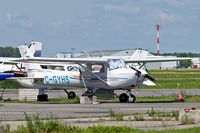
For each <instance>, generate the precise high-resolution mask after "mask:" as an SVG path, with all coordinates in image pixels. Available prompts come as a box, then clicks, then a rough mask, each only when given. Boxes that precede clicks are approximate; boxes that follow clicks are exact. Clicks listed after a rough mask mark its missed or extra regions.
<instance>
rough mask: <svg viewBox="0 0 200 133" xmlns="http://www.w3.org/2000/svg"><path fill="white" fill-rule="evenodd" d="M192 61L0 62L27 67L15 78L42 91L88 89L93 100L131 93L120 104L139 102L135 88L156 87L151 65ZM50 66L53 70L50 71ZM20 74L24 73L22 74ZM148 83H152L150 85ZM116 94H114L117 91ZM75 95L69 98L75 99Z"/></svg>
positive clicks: (23, 59)
mask: <svg viewBox="0 0 200 133" xmlns="http://www.w3.org/2000/svg"><path fill="white" fill-rule="evenodd" d="M188 59H189V58H163V57H162V58H152V59H132V58H130V59H117V58H115V59H111V58H42V57H33V58H32V57H31V58H26V57H25V58H24V57H23V58H13V59H11V58H9V59H8V60H6V59H0V60H1V61H2V62H4V63H5V64H13V65H16V66H17V64H20V63H23V64H25V66H26V69H25V70H21V69H20V68H19V67H18V68H19V69H20V71H18V72H17V73H16V71H15V72H12V73H13V74H14V76H13V77H9V78H7V79H15V80H17V81H18V82H19V83H20V84H21V85H22V86H24V87H30V88H40V89H66V88H67V87H79V88H80V87H81V88H87V90H86V91H85V93H83V94H82V95H83V96H93V95H95V92H96V91H97V90H99V89H104V90H108V91H113V90H127V92H126V93H122V94H120V96H119V101H120V102H128V101H129V102H135V100H136V97H135V96H134V95H133V93H132V92H131V88H133V87H136V86H141V85H143V84H146V83H147V85H152V84H153V83H152V82H151V81H155V79H154V78H153V77H152V76H150V75H149V74H148V72H147V71H146V70H145V69H144V65H145V63H147V62H167V61H178V60H188ZM128 63H140V67H139V68H136V67H130V66H129V65H128ZM47 66H51V68H52V67H53V68H54V70H52V69H47ZM19 72H21V73H20V74H19ZM145 79H149V80H151V81H150V82H149V81H148V82H147V81H146V80H145ZM145 82H146V83H145ZM113 92H114V91H113ZM75 97H76V94H75V93H74V92H73V91H70V92H69V93H68V98H75Z"/></svg>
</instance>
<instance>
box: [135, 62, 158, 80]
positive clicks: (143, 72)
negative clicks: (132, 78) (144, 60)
mask: <svg viewBox="0 0 200 133" xmlns="http://www.w3.org/2000/svg"><path fill="white" fill-rule="evenodd" d="M131 68H132V69H133V70H135V71H136V72H137V73H138V74H140V75H144V77H145V78H147V79H149V80H150V81H152V82H156V79H155V78H154V77H153V76H151V75H150V73H149V71H148V70H147V68H146V66H145V65H142V67H140V68H139V69H138V68H136V67H133V66H131Z"/></svg>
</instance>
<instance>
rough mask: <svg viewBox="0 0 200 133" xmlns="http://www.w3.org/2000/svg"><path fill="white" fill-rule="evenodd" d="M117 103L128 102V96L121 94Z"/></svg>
mask: <svg viewBox="0 0 200 133" xmlns="http://www.w3.org/2000/svg"><path fill="white" fill-rule="evenodd" d="M119 101H120V103H125V102H128V95H127V94H126V93H122V94H121V95H120V96H119Z"/></svg>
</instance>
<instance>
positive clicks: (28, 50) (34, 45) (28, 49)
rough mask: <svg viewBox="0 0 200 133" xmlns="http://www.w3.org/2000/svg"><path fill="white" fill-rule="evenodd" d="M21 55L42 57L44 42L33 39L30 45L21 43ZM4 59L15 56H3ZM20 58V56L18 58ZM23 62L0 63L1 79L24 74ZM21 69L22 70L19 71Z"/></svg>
mask: <svg viewBox="0 0 200 133" xmlns="http://www.w3.org/2000/svg"><path fill="white" fill-rule="evenodd" d="M18 49H19V52H20V55H21V57H41V52H42V43H41V42H37V41H32V42H31V44H30V45H27V44H25V45H21V46H19V47H18ZM1 59H3V60H9V59H14V58H8V57H1ZM16 59H18V58H16ZM25 67H26V66H24V64H23V63H19V64H15V65H13V64H12V63H11V64H10V63H4V62H2V63H1V64H0V81H1V80H5V79H8V78H11V77H18V76H22V75H23V74H24V71H23V70H24V69H25ZM19 70H20V71H19Z"/></svg>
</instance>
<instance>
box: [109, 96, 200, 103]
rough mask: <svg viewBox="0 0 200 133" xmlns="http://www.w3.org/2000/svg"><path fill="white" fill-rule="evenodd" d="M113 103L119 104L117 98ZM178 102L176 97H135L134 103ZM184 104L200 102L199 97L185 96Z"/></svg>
mask: <svg viewBox="0 0 200 133" xmlns="http://www.w3.org/2000/svg"><path fill="white" fill-rule="evenodd" d="M113 101H114V102H117V103H118V102H119V98H114V100H113ZM172 102H178V95H170V96H145V97H137V98H136V103H172ZM184 102H186V103H192V102H200V96H199V95H185V96H184Z"/></svg>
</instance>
